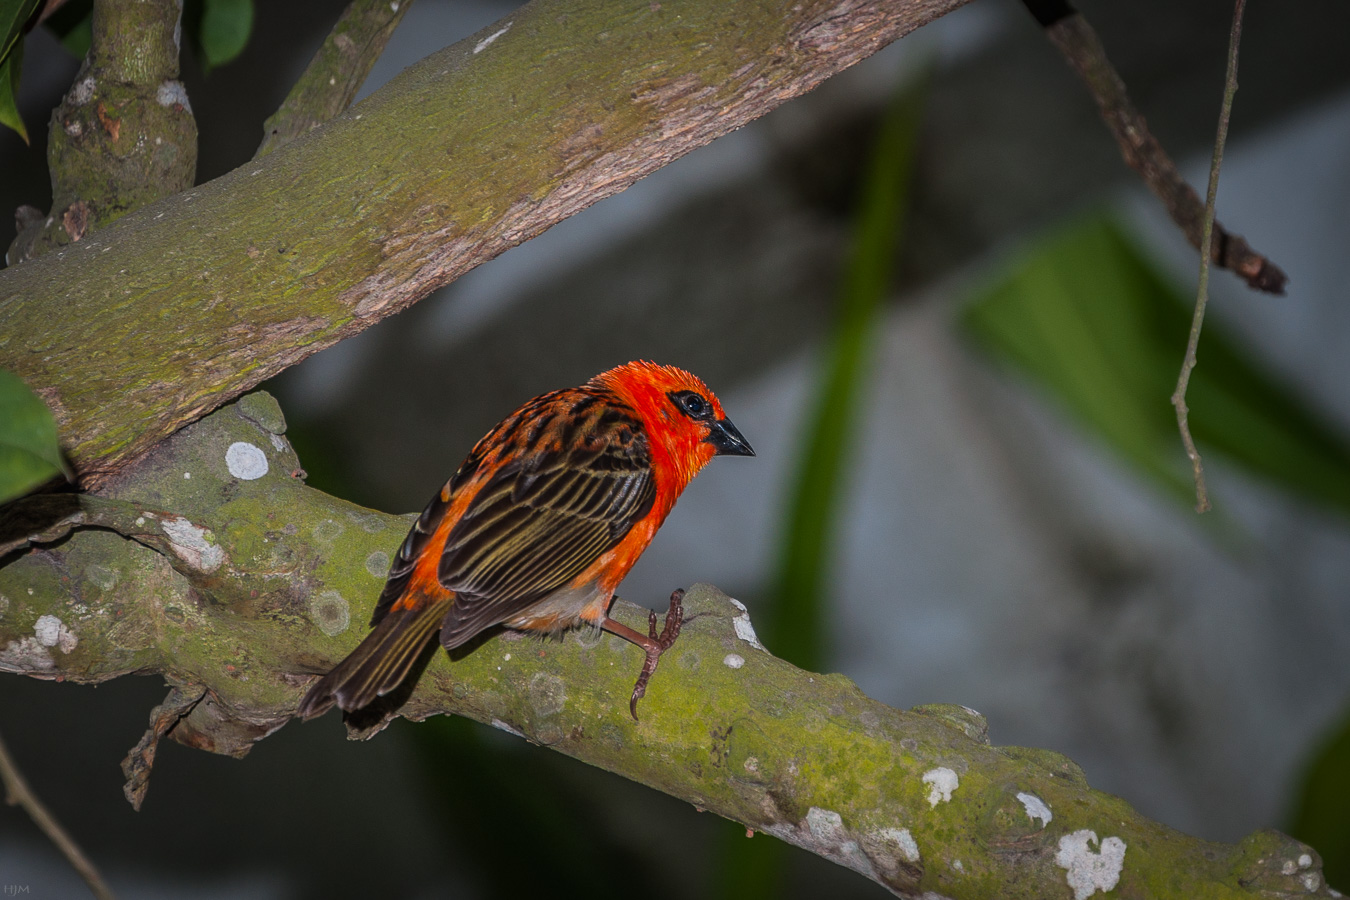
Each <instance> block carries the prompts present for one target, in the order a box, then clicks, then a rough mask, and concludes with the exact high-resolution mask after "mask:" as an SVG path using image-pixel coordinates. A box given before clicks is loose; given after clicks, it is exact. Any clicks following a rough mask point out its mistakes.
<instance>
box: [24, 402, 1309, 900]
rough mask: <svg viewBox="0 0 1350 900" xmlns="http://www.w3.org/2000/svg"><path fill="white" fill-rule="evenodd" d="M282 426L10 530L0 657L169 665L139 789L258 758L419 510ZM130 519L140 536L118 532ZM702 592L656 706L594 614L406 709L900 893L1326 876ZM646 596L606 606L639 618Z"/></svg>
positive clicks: (482, 656)
mask: <svg viewBox="0 0 1350 900" xmlns="http://www.w3.org/2000/svg"><path fill="white" fill-rule="evenodd" d="M284 429H285V425H284V422H283V421H282V419H281V415H280V411H279V410H278V409H277V407H276V405H275V403H274V402H272V401H271V398H269V397H267V396H266V395H265V394H252V395H250V396H248V397H246V398H244V399H243V400H242V401H241V402H240V403H239V404H236V405H233V406H230V407H227V408H225V409H222V410H220V411H218V412H216V413H215V414H213V415H211V416H209V417H207V418H206V419H204V420H202V421H201V422H198V423H196V424H195V425H192V426H190V427H188V428H186V429H184V430H183V431H182V432H180V433H179V434H176V435H174V436H173V437H172V438H170V439H169V440H167V441H165V442H164V443H162V444H161V445H160V446H159V447H157V448H156V449H155V450H154V452H153V453H152V454H151V455H150V456H149V457H147V458H146V460H145V462H144V463H143V464H142V465H141V466H138V467H137V468H136V470H135V472H134V473H132V474H129V475H127V476H124V477H123V478H121V479H119V480H118V481H116V482H112V483H110V484H109V493H110V494H111V495H112V496H111V498H110V499H109V500H108V501H106V502H107V503H114V504H117V505H118V509H119V510H120V514H121V515H120V518H119V517H115V516H111V515H108V514H105V515H104V517H103V518H102V519H101V521H102V523H103V524H104V526H105V527H102V528H85V527H79V528H78V529H77V530H76V531H75V532H74V533H73V534H71V535H69V536H68V537H67V538H66V539H65V540H62V541H59V543H51V542H52V541H54V540H58V539H59V535H58V534H57V533H55V532H51V531H42V532H40V533H35V532H34V531H33V529H32V521H31V520H29V521H27V522H25V523H22V524H21V525H19V526H18V527H17V530H18V531H19V532H27V533H29V534H30V535H34V543H36V544H37V545H38V547H36V548H34V549H29V550H28V551H27V552H23V551H20V552H21V553H22V555H20V556H17V558H15V557H13V556H11V558H10V559H11V561H10V562H9V564H8V565H6V566H5V567H4V568H3V569H0V596H3V597H5V598H7V599H6V600H5V601H4V602H5V604H6V606H7V608H6V609H5V611H4V615H3V616H2V617H0V671H9V672H16V673H20V674H26V675H29V676H33V677H38V678H48V679H55V678H61V679H66V680H70V681H78V682H85V683H87V682H99V681H105V680H108V679H110V678H115V677H118V676H120V675H124V674H130V673H158V674H161V675H163V676H164V677H165V678H166V679H167V680H168V681H169V682H170V684H171V685H172V686H173V688H174V690H173V691H172V692H171V694H170V697H169V699H168V700H167V701H166V703H165V704H163V705H162V706H160V707H157V708H156V709H155V711H154V713H153V714H152V716H151V727H150V730H149V732H148V733H147V735H146V738H145V739H143V740H142V741H141V743H140V744H139V745H138V746H137V747H136V748H135V749H134V751H133V753H132V754H131V756H130V758H129V759H128V762H127V764H126V771H127V774H128V777H129V779H130V780H129V785H128V791H129V793H128V796H129V797H132V798H133V800H138V799H140V798H141V797H143V796H144V788H145V778H146V776H147V775H148V769H149V765H150V763H151V762H152V761H153V756H154V747H155V743H156V741H157V740H158V739H159V738H160V737H162V736H166V735H167V736H168V737H170V738H171V739H173V740H177V741H180V742H182V743H185V744H187V745H189V746H193V747H198V748H201V749H207V750H212V751H214V752H218V753H227V754H230V755H234V756H242V755H243V754H245V753H246V752H247V751H248V750H249V748H250V747H252V746H253V744H254V743H256V742H257V741H259V740H262V739H263V738H265V737H266V736H267V735H269V734H271V733H273V732H275V731H276V730H277V729H278V728H281V727H282V726H283V725H285V724H287V722H288V721H289V720H290V717H291V715H292V714H293V712H294V710H295V707H296V704H297V703H298V702H299V699H300V696H301V694H302V693H303V691H304V689H305V687H306V685H307V684H308V683H309V682H310V681H311V679H312V676H313V675H314V674H315V673H318V672H322V671H325V670H326V669H327V668H328V667H329V666H331V665H332V664H333V663H334V662H335V661H336V660H338V659H339V658H341V657H342V656H343V655H344V654H345V653H346V652H348V651H349V650H350V649H351V648H352V647H354V646H355V644H356V643H357V641H359V640H360V638H361V636H362V635H363V634H364V633H365V628H364V627H363V623H364V622H365V621H366V620H367V618H368V616H369V614H370V611H371V608H372V606H373V603H374V600H375V597H376V595H377V594H378V590H379V585H380V582H381V580H382V578H383V576H384V573H385V569H386V568H387V566H388V564H389V551H390V550H392V548H394V547H396V546H397V545H398V541H399V539H400V538H401V536H402V534H403V533H404V531H405V530H406V528H407V526H408V523H409V518H408V517H399V516H389V515H384V514H381V513H376V512H372V511H370V510H366V509H361V508H360V507H356V506H353V505H351V504H349V503H345V502H343V501H341V500H337V499H335V498H333V497H329V496H327V495H325V494H322V493H321V492H319V491H316V490H313V489H311V488H308V487H306V486H305V485H304V484H303V483H301V481H300V479H299V478H297V477H295V475H294V474H293V473H294V472H295V471H296V470H297V465H296V463H297V461H296V458H295V455H294V453H293V452H292V451H291V449H290V447H289V445H288V444H287V442H286V440H285V438H284V436H283V434H282V432H284ZM260 460H265V461H266V466H265V467H264V466H263V465H262V463H261V462H260ZM185 472H186V473H190V474H191V476H192V477H191V478H190V479H185V478H184V477H183V474H184V473H185ZM45 502H49V501H37V500H30V501H24V502H23V503H21V504H19V506H20V508H22V507H23V506H32V505H34V504H38V503H45ZM81 502H83V499H82V500H81ZM138 507H139V508H140V515H138V516H132V515H131V513H132V512H134V511H135V510H136V508H138ZM105 509H106V507H105ZM157 509H173V510H175V511H177V513H178V514H179V516H180V517H181V522H179V523H178V524H177V525H175V526H174V528H172V529H170V533H171V534H173V535H175V540H173V541H170V542H169V543H168V545H167V547H165V548H164V549H163V550H162V552H161V551H159V550H155V549H151V548H150V547H149V546H147V545H146V544H145V543H142V542H141V541H142V540H143V539H144V538H145V534H144V531H145V529H146V523H141V524H140V525H136V524H135V523H136V520H137V518H145V519H146V520H147V521H148V520H149V519H150V517H151V516H152V515H158V513H156V512H155V510H157ZM10 521H11V522H13V521H16V520H13V519H11V520H10ZM126 523H130V524H131V526H132V527H135V528H140V529H142V532H140V533H138V534H137V535H135V536H133V537H134V539H128V538H125V537H122V536H121V535H119V534H118V533H116V530H115V529H118V528H122V527H126ZM71 524H74V525H77V526H78V525H80V524H81V523H75V522H72V523H71ZM85 524H87V523H85ZM107 526H112V528H113V529H114V530H108V527H107ZM14 531H15V526H14V525H12V524H10V525H7V526H6V527H5V528H4V529H0V533H3V536H4V537H7V538H9V539H11V540H13V539H15V534H14ZM11 545H12V546H19V544H11ZM212 547H214V548H217V549H216V552H214V553H212V552H207V551H206V550H204V549H203V548H212ZM72 598H77V599H78V602H77V603H72ZM685 605H686V608H687V610H688V614H687V618H686V626H685V629H684V631H683V633H682V634H681V636H680V640H679V642H678V643H677V644H676V645H675V647H674V648H672V650H671V651H670V657H671V658H670V659H668V660H667V661H666V663H665V665H663V666H662V667H661V669H660V671H659V672H658V673H657V676H656V678H654V679H653V681H652V684H651V687H650V690H649V692H648V697H647V700H648V704H649V705H648V706H646V707H645V708H644V715H643V718H642V722H641V723H640V724H639V723H634V722H633V721H632V720H631V719H630V718H629V717H628V714H627V704H626V702H625V701H626V698H627V696H628V693H629V690H630V688H631V686H632V679H633V674H634V672H635V671H636V669H637V667H638V666H639V665H640V664H641V659H640V655H639V654H638V653H637V652H636V651H634V650H633V648H632V647H630V646H629V645H627V644H625V643H624V642H622V641H619V640H618V639H615V638H611V637H603V636H600V635H585V634H574V635H572V636H570V637H568V639H567V640H566V641H564V642H563V643H561V644H554V643H541V642H538V641H534V640H529V639H524V640H509V639H508V638H507V637H506V636H500V635H499V636H495V637H490V638H487V639H486V640H482V641H480V642H478V643H476V645H475V646H473V647H472V648H470V649H469V650H468V651H467V652H465V653H463V654H457V657H456V658H455V659H453V660H451V659H448V658H447V657H446V655H445V654H444V653H441V652H437V653H436V654H435V656H434V658H432V659H431V662H430V665H429V667H428V668H427V670H426V671H425V672H424V673H423V675H422V678H421V681H420V683H419V685H418V687H417V690H416V691H415V692H414V693H413V694H412V696H411V698H410V699H409V700H408V702H407V704H406V706H404V707H403V708H402V710H400V714H402V715H407V716H409V717H411V718H414V719H421V718H424V717H427V716H431V715H436V714H441V713H455V714H458V715H465V716H468V717H470V718H473V719H476V720H478V721H480V722H486V723H491V724H492V725H495V726H496V727H498V728H500V729H503V730H505V731H508V732H510V733H512V734H516V735H519V736H520V737H523V738H525V739H526V740H530V741H532V742H534V743H537V744H542V745H544V746H547V747H550V748H552V749H554V750H557V751H559V752H562V753H566V754H567V755H569V756H573V757H576V758H578V759H581V760H585V761H586V762H589V763H591V764H593V765H596V766H599V767H601V768H603V769H606V770H608V771H611V772H615V773H618V774H621V775H624V776H625V777H628V778H631V779H633V780H635V781H638V782H640V783H642V784H646V785H649V786H651V787H653V788H655V789H657V790H659V791H663V792H665V793H668V794H671V795H673V796H675V797H679V798H682V799H684V800H687V801H688V802H690V803H692V804H694V805H695V806H697V807H700V808H702V809H707V810H711V811H713V812H716V813H717V814H719V815H722V816H725V817H727V818H730V819H733V820H735V821H737V822H740V823H742V824H744V825H745V826H746V827H748V828H751V829H754V830H755V831H763V832H767V833H769V834H772V835H774V836H776V837H778V838H780V839H782V840H785V841H787V842H789V843H792V844H795V845H797V846H799V847H802V848H804V849H806V850H808V851H810V852H812V853H816V854H818V855H820V856H823V857H825V858H826V859H830V860H833V861H834V862H837V863H839V864H841V865H844V866H847V867H849V868H851V869H854V870H855V871H857V872H859V873H860V874H862V875H864V876H865V877H867V878H870V879H872V880H874V881H877V882H878V883H880V884H882V885H884V886H886V887H887V888H889V889H890V890H891V891H893V892H894V893H896V894H898V895H900V896H904V897H915V898H917V897H921V896H922V897H934V896H943V897H948V898H954V900H961V898H975V897H999V898H1010V900H1016V898H1045V897H1069V896H1074V897H1077V898H1080V900H1082V898H1087V897H1089V896H1091V895H1092V894H1094V893H1095V892H1096V891H1098V890H1102V891H1110V892H1111V896H1113V897H1123V898H1144V897H1148V898H1186V900H1190V898H1195V897H1205V898H1240V897H1241V898H1256V897H1261V898H1288V897H1299V896H1309V895H1317V896H1330V894H1329V892H1328V889H1327V887H1326V885H1325V883H1324V882H1323V880H1322V877H1321V873H1320V868H1319V866H1320V863H1319V862H1318V861H1317V857H1316V854H1315V852H1314V851H1312V850H1311V849H1310V848H1308V847H1306V846H1304V845H1302V844H1299V843H1298V842H1296V841H1294V840H1292V839H1290V838H1288V837H1285V836H1283V835H1280V834H1278V833H1275V832H1258V833H1256V834H1254V835H1251V836H1250V837H1248V838H1246V839H1245V840H1243V841H1241V842H1240V843H1238V844H1235V845H1228V844H1216V843H1209V842H1205V841H1200V840H1197V839H1195V838H1191V837H1187V836H1185V835H1183V834H1180V833H1178V832H1176V831H1173V830H1171V829H1169V828H1167V827H1165V826H1163V825H1160V824H1158V823H1155V822H1150V821H1148V820H1147V819H1145V818H1143V817H1142V816H1140V815H1139V814H1138V813H1136V812H1135V811H1134V810H1133V809H1131V808H1130V807H1129V806H1128V805H1127V804H1126V803H1125V802H1124V801H1122V800H1120V799H1118V798H1116V797H1112V796H1109V795H1107V794H1103V793H1100V792H1098V791H1094V790H1092V789H1091V788H1090V787H1089V786H1088V784H1087V782H1086V780H1085V779H1084V777H1083V773H1082V771H1081V770H1080V769H1079V768H1078V767H1077V766H1075V765H1074V764H1073V763H1072V762H1070V761H1069V760H1068V759H1066V758H1064V757H1063V756H1060V755H1058V754H1055V753H1052V752H1049V751H1043V750H1033V749H1028V748H1018V747H994V746H991V745H990V743H989V735H988V729H987V725H986V724H985V722H984V719H983V718H982V717H981V716H980V715H979V714H978V713H975V712H973V711H971V710H968V709H965V708H964V707H959V706H931V707H919V708H916V709H914V710H910V711H908V712H902V711H900V710H897V709H893V708H891V707H888V706H886V705H884V704H882V703H878V702H877V701H875V700H871V699H869V698H867V697H866V696H864V695H863V694H862V692H861V691H859V690H858V688H857V686H856V685H854V684H853V683H852V682H851V681H849V680H848V679H847V678H845V677H843V676H841V675H819V674H815V673H811V672H806V671H802V670H800V669H797V668H795V667H793V666H791V665H789V664H788V663H786V662H784V661H782V660H780V659H777V658H775V657H774V656H772V655H770V654H769V653H768V652H767V651H766V650H765V649H764V648H763V647H762V646H761V645H760V644H759V642H758V641H757V640H756V639H755V636H754V630H753V627H752V625H751V622H750V618H749V616H748V614H747V613H746V612H745V610H744V607H742V606H740V605H738V604H737V603H736V602H735V601H733V600H731V599H730V598H728V597H726V596H724V595H722V594H720V593H719V592H718V591H716V590H715V589H713V588H709V587H707V586H697V587H695V588H693V589H691V590H690V592H689V594H688V595H687V596H686V598H685ZM642 612H645V611H639V609H638V608H635V607H633V606H631V605H629V604H624V603H620V604H618V605H617V608H616V609H615V611H614V613H615V615H617V616H618V617H620V618H623V619H626V620H628V621H632V622H638V621H640V620H641V619H642V618H643V615H642ZM381 725H382V722H381V721H376V722H373V723H369V727H367V728H366V729H365V730H363V731H361V732H359V736H369V735H370V734H373V733H374V732H375V731H377V730H378V729H379V727H380V726H381ZM295 727H302V726H299V725H297V726H295ZM929 892H932V893H929Z"/></svg>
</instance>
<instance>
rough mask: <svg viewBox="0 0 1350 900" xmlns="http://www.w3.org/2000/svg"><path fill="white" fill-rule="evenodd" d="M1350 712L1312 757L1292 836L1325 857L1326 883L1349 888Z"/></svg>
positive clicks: (1323, 863)
mask: <svg viewBox="0 0 1350 900" xmlns="http://www.w3.org/2000/svg"><path fill="white" fill-rule="evenodd" d="M1347 800H1350V709H1348V710H1347V711H1346V715H1345V717H1344V718H1343V719H1342V720H1341V721H1340V722H1339V723H1338V724H1337V725H1336V727H1335V728H1333V729H1332V732H1331V734H1329V735H1328V736H1327V737H1326V738H1325V739H1324V740H1323V741H1321V742H1320V743H1319V746H1318V747H1317V749H1316V750H1315V752H1314V753H1313V755H1312V759H1311V761H1310V762H1309V764H1308V768H1307V771H1306V772H1305V773H1304V775H1303V783H1302V785H1300V788H1299V795H1298V798H1297V800H1296V801H1295V810H1294V817H1293V822H1292V823H1291V824H1290V826H1289V833H1290V834H1291V835H1293V836H1294V837H1296V838H1298V839H1299V840H1300V841H1303V842H1304V843H1305V844H1308V845H1309V846H1311V847H1313V848H1315V849H1316V850H1317V852H1318V853H1320V854H1321V855H1322V866H1323V869H1322V871H1323V874H1325V875H1326V879H1327V884H1329V885H1332V886H1334V887H1339V888H1341V889H1342V890H1344V889H1345V888H1346V887H1347V886H1350V803H1347Z"/></svg>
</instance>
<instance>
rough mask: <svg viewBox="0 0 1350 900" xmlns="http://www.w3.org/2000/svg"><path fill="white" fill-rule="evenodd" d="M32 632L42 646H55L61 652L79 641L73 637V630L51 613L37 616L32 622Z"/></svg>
mask: <svg viewBox="0 0 1350 900" xmlns="http://www.w3.org/2000/svg"><path fill="white" fill-rule="evenodd" d="M33 634H34V636H36V637H37V640H38V643H39V644H41V645H42V646H44V647H56V648H57V649H59V650H60V651H61V652H62V653H69V652H70V651H72V650H74V649H75V645H76V644H78V643H79V639H78V638H76V637H75V632H73V631H71V630H70V629H69V628H67V627H66V623H64V622H62V621H61V620H60V619H58V618H57V617H56V616H52V615H46V616H38V620H37V621H36V622H35V623H33Z"/></svg>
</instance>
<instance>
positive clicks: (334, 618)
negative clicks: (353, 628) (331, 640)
mask: <svg viewBox="0 0 1350 900" xmlns="http://www.w3.org/2000/svg"><path fill="white" fill-rule="evenodd" d="M309 617H310V619H312V620H313V621H314V624H315V625H318V626H319V630H320V631H322V632H323V633H324V634H326V635H328V636H329V637H337V636H338V635H339V634H342V632H344V631H346V630H347V626H349V625H351V623H352V610H351V606H350V604H348V603H347V598H345V597H343V596H342V595H341V594H339V593H338V592H337V591H332V590H329V591H320V592H319V593H317V594H315V595H314V596H313V597H311V598H310V600H309Z"/></svg>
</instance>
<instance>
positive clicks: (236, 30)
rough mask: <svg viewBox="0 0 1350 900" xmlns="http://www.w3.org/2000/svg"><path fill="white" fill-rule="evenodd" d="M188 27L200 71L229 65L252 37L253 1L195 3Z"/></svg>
mask: <svg viewBox="0 0 1350 900" xmlns="http://www.w3.org/2000/svg"><path fill="white" fill-rule="evenodd" d="M194 8H195V15H191V16H189V21H188V25H189V28H190V29H191V32H192V34H193V36H194V41H195V43H196V45H197V47H198V48H200V50H201V57H202V69H203V70H204V71H206V72H210V71H211V70H212V69H214V68H216V67H218V66H223V65H225V64H226V63H227V62H230V61H231V60H232V59H234V58H235V57H236V56H238V55H239V54H240V53H242V52H244V47H246V46H248V38H249V35H250V34H252V33H253V0H198V2H197V3H194V4H192V6H191V7H190V10H192V9H194Z"/></svg>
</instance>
